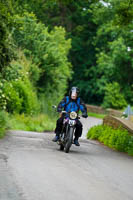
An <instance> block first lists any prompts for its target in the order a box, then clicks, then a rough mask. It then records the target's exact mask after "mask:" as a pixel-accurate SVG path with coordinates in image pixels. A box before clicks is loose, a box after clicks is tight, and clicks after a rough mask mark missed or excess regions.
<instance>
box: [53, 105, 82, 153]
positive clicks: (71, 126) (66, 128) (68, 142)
mask: <svg viewBox="0 0 133 200" xmlns="http://www.w3.org/2000/svg"><path fill="white" fill-rule="evenodd" d="M54 108H55V106H54ZM62 117H63V118H64V120H63V127H62V131H61V133H60V137H59V140H58V142H57V143H58V145H59V146H60V150H62V151H63V150H65V152H66V153H69V151H70V148H71V146H72V144H73V137H74V133H75V130H76V123H77V119H80V117H79V116H78V114H77V113H76V112H74V111H72V112H69V113H68V112H66V111H62Z"/></svg>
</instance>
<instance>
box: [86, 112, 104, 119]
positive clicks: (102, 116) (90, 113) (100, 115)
mask: <svg viewBox="0 0 133 200" xmlns="http://www.w3.org/2000/svg"><path fill="white" fill-rule="evenodd" d="M88 116H90V117H95V118H99V119H103V118H104V117H105V116H106V115H104V114H98V113H92V112H88Z"/></svg>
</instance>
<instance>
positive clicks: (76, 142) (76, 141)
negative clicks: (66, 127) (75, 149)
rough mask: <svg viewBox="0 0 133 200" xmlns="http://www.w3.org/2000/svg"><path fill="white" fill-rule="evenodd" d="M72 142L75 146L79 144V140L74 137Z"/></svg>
mask: <svg viewBox="0 0 133 200" xmlns="http://www.w3.org/2000/svg"><path fill="white" fill-rule="evenodd" d="M74 144H75V145H76V146H80V144H79V141H78V138H75V139H74Z"/></svg>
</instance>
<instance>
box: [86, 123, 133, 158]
mask: <svg viewBox="0 0 133 200" xmlns="http://www.w3.org/2000/svg"><path fill="white" fill-rule="evenodd" d="M87 139H93V140H98V141H100V142H101V143H103V144H104V145H106V146H108V147H110V148H111V149H115V150H118V151H121V152H127V153H128V154H129V155H131V156H133V136H132V135H130V134H129V133H128V131H127V130H125V129H122V128H119V129H113V128H112V127H110V126H107V125H97V126H94V127H92V128H91V129H90V130H89V131H88V133H87Z"/></svg>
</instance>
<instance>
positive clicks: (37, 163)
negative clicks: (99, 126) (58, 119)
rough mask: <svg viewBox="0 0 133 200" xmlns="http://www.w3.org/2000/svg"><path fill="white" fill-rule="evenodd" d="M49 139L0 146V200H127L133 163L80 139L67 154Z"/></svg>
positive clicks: (26, 138)
mask: <svg viewBox="0 0 133 200" xmlns="http://www.w3.org/2000/svg"><path fill="white" fill-rule="evenodd" d="M53 136H54V134H53V133H34V132H23V131H11V132H9V133H8V134H7V136H6V137H5V138H4V139H2V140H0V200H54V199H55V200H133V157H129V156H128V155H127V154H124V153H119V152H116V151H113V150H110V149H109V148H107V147H105V146H103V145H102V144H99V143H98V142H96V141H90V140H86V139H80V144H81V146H80V147H76V146H74V145H73V146H72V148H71V150H70V153H68V154H67V153H65V152H62V151H60V150H59V146H58V145H57V144H56V143H54V142H52V141H51V140H52V138H53Z"/></svg>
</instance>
